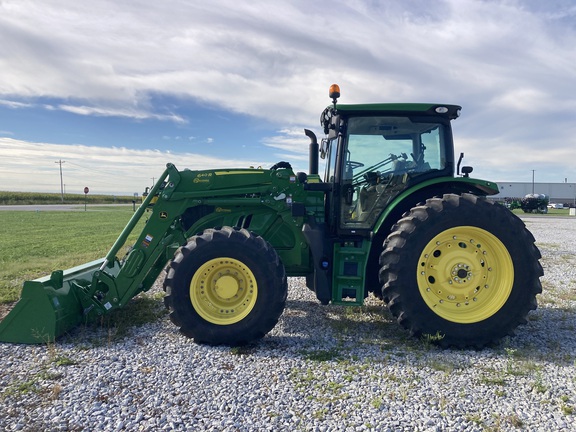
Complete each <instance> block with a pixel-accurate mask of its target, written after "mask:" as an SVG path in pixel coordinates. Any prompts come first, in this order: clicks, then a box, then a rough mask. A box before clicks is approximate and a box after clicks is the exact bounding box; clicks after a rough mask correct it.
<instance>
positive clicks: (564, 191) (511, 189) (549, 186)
mask: <svg viewBox="0 0 576 432" xmlns="http://www.w3.org/2000/svg"><path fill="white" fill-rule="evenodd" d="M497 184H498V187H499V188H500V193H499V194H497V195H492V196H491V198H495V199H505V198H523V197H524V196H526V195H528V194H531V193H532V192H534V193H537V194H545V195H548V196H549V197H550V202H551V203H562V204H571V205H572V206H574V205H576V183H534V184H532V183H521V182H497ZM532 188H534V189H532Z"/></svg>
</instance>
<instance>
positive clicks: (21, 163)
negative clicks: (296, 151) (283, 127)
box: [0, 138, 271, 195]
mask: <svg viewBox="0 0 576 432" xmlns="http://www.w3.org/2000/svg"><path fill="white" fill-rule="evenodd" d="M0 153H1V154H2V156H3V157H2V158H1V159H0V184H2V190H8V191H20V190H34V191H37V192H59V191H60V176H59V168H60V167H59V161H63V164H62V171H63V183H64V184H65V185H66V190H67V191H68V192H69V193H81V191H82V190H83V189H84V186H89V187H90V190H91V191H92V192H93V193H104V194H115V195H121V194H124V195H126V194H127V195H132V193H134V192H141V191H143V190H144V188H145V187H146V186H150V183H151V180H150V179H151V178H152V177H155V178H158V176H159V175H160V174H162V172H163V171H164V169H165V168H166V163H168V162H172V163H174V164H175V165H176V166H177V168H178V169H185V168H188V169H192V170H203V169H210V168H220V167H242V168H245V167H249V166H260V165H261V166H268V165H271V162H269V161H268V162H267V161H262V160H242V159H238V158H234V159H226V158H223V157H208V156H203V155H200V154H194V153H174V152H170V151H161V150H133V149H127V148H124V147H93V146H83V145H61V144H50V143H33V142H25V141H20V140H15V139H12V138H0ZM31 168H32V169H31ZM23 184H26V185H28V186H27V187H26V188H25V189H21V185H23ZM30 185H32V186H30ZM30 187H32V189H30Z"/></svg>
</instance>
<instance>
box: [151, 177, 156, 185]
mask: <svg viewBox="0 0 576 432" xmlns="http://www.w3.org/2000/svg"><path fill="white" fill-rule="evenodd" d="M155 180H156V177H152V187H154V185H155V184H156V183H155Z"/></svg>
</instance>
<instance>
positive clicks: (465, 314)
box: [417, 226, 514, 324]
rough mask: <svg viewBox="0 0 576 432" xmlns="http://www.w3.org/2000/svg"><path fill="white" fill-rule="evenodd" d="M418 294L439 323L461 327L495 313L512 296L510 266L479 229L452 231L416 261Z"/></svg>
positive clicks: (495, 240)
mask: <svg viewBox="0 0 576 432" xmlns="http://www.w3.org/2000/svg"><path fill="white" fill-rule="evenodd" d="M417 281H418V289H419V290H420V294H421V295H422V298H423V299H424V301H425V302H426V304H427V305H428V307H429V308H430V309H431V310H432V311H434V312H435V313H436V314H437V315H439V316H440V317H442V318H444V319H446V320H448V321H452V322H456V323H462V324H469V323H476V322H479V321H482V320H485V319H487V318H489V317H491V316H492V315H494V314H495V313H496V312H498V311H499V310H500V309H501V308H502V306H503V305H504V303H506V300H508V297H509V296H510V293H511V292H512V285H513V283H514V265H513V264H512V258H511V257H510V254H509V253H508V250H507V249H506V247H505V246H504V245H503V244H502V242H501V241H500V240H499V239H498V238H497V237H495V236H494V235H493V234H491V233H489V232H488V231H485V230H483V229H480V228H476V227H472V226H462V227H457V228H451V229H448V230H446V231H443V232H441V233H440V234H438V235H437V236H436V237H434V238H433V239H432V240H431V241H430V242H429V243H428V244H427V245H426V247H425V248H424V251H423V252H422V254H421V255H420V260H419V261H418V276H417Z"/></svg>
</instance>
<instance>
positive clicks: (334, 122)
mask: <svg viewBox="0 0 576 432" xmlns="http://www.w3.org/2000/svg"><path fill="white" fill-rule="evenodd" d="M339 133H340V116H339V115H333V116H332V118H331V119H330V125H329V129H328V139H329V140H333V139H335V138H338V134H339Z"/></svg>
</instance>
